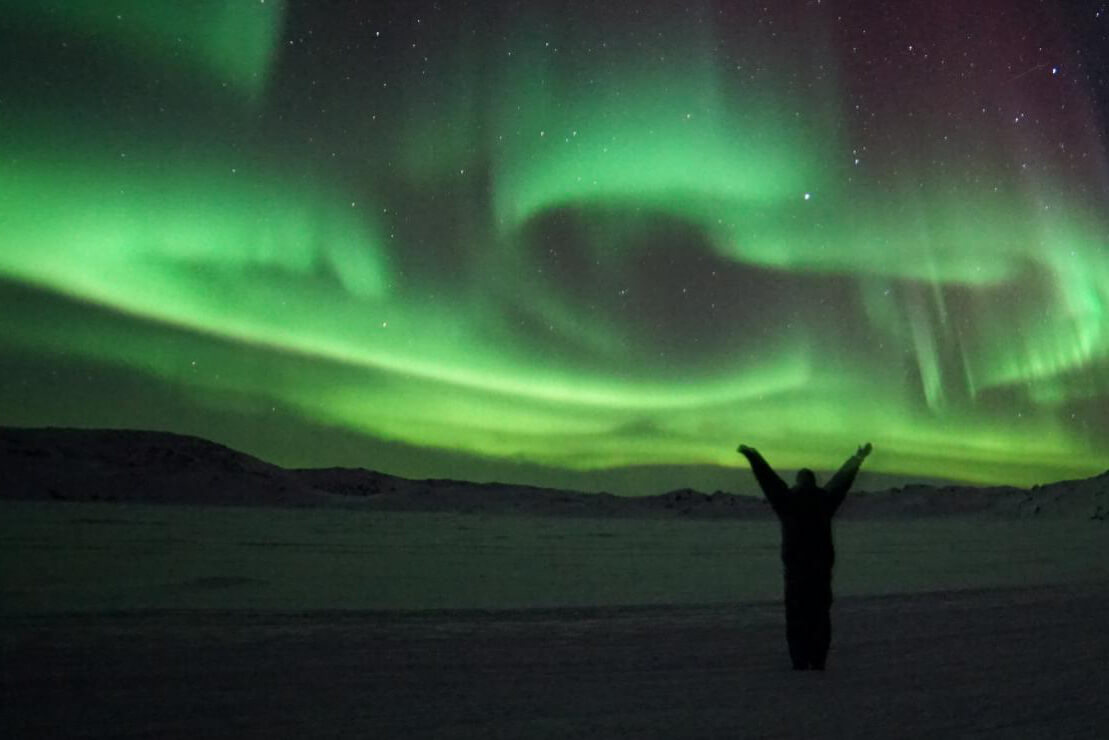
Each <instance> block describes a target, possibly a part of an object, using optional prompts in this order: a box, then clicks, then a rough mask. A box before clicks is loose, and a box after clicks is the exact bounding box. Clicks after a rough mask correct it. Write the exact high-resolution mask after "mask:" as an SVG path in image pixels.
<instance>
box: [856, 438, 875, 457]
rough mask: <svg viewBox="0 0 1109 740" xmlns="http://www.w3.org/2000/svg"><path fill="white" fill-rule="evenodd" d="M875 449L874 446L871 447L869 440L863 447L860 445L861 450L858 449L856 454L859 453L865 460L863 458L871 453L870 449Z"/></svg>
mask: <svg viewBox="0 0 1109 740" xmlns="http://www.w3.org/2000/svg"><path fill="white" fill-rule="evenodd" d="M873 449H874V448H873V447H871V445H870V443H869V442H867V443H866V444H865V445H863V446H862V447H860V448H859V451H858V452H856V453H855V454H856V455H857V456H858V457H859V459H860V460H863V459H865V458H866V456H867V455H869V454H870V451H871V450H873Z"/></svg>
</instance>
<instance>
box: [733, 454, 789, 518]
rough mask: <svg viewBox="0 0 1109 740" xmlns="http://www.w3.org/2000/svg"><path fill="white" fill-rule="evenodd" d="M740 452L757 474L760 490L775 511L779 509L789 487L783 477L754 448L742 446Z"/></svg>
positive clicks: (752, 470)
mask: <svg viewBox="0 0 1109 740" xmlns="http://www.w3.org/2000/svg"><path fill="white" fill-rule="evenodd" d="M738 452H739V453H740V454H741V455H743V456H744V457H746V458H747V462H749V463H750V464H751V472H752V473H754V474H755V480H757V481H758V482H759V488H761V489H762V493H763V495H764V496H766V500H767V501H769V502H770V505H771V506H773V507H774V509H775V510H777V508H778V503H779V502H780V501H781V498H782V497H783V496H785V494H786V492H787V491H788V490H789V487H788V486H787V485H786V482H785V481H784V480H782V479H781V477H780V476H779V475H778V474H777V473H775V472H774V468H772V467H770V463H768V462H767V461H766V460H764V459H763V456H762V455H760V454H759V451H758V450H756V449H755V448H754V447H748V446H747V445H740V446H739V450H738Z"/></svg>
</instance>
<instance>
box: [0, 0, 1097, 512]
mask: <svg viewBox="0 0 1109 740" xmlns="http://www.w3.org/2000/svg"><path fill="white" fill-rule="evenodd" d="M787 5H789V4H787ZM801 5H806V4H803V3H802V4H798V7H801ZM417 6H418V7H417ZM153 7H154V6H152V5H150V4H147V3H140V2H131V1H123V0H115V1H114V2H99V3H91V2H90V3H83V2H78V3H60V2H59V3H46V4H45V5H44V4H42V3H26V2H16V1H15V0H5V1H3V2H0V9H3V10H5V11H6V12H7V13H8V15H9V21H8V25H7V26H5V27H4V28H3V29H2V32H0V41H2V40H4V39H12V38H14V37H15V35H16V34H18V35H19V37H20V38H21V39H23V40H22V41H21V42H20V44H18V48H17V49H16V50H14V51H11V52H8V53H9V54H11V55H13V56H14V55H17V54H18V55H21V56H19V57H18V58H17V59H14V61H13V63H15V64H16V65H17V66H16V69H18V70H20V71H21V72H22V74H20V75H17V76H15V77H18V81H13V82H11V83H4V88H3V89H2V90H0V93H3V96H4V100H5V102H6V103H8V104H6V105H4V106H3V108H0V124H2V126H3V130H4V131H5V136H4V137H3V140H2V143H0V154H2V155H3V165H2V167H0V233H2V234H3V237H2V239H3V242H2V243H0V276H2V277H3V278H4V281H5V282H4V283H3V284H2V286H0V291H2V292H3V294H4V295H3V296H2V297H3V302H4V304H5V305H6V306H9V307H11V308H12V310H5V311H4V313H3V317H2V318H0V327H2V334H0V347H2V348H3V353H4V355H5V356H19V357H21V358H23V359H24V360H27V358H33V360H34V361H33V363H31V364H30V365H28V364H20V363H8V370H7V372H6V373H5V375H4V376H3V377H2V378H0V380H3V382H4V385H5V387H6V392H5V395H4V398H5V399H7V400H6V404H7V405H8V406H9V407H8V408H6V409H5V413H4V423H10V424H26V425H39V424H57V423H74V421H73V420H74V419H76V420H78V423H82V424H84V425H88V426H132V425H138V424H144V425H148V426H149V425H156V426H159V427H161V428H165V429H170V430H176V431H183V432H189V433H195V434H201V435H203V436H207V437H209V438H212V439H216V440H219V441H226V442H229V443H231V442H235V443H236V444H237V446H239V447H242V448H245V449H247V450H248V451H250V452H254V453H256V454H260V455H262V456H264V457H267V458H269V459H272V460H274V461H275V462H279V463H283V464H295V465H333V464H344V465H359V466H365V467H370V468H377V469H381V470H385V471H388V472H403V473H407V474H422V475H425V476H440V475H445V474H447V472H448V471H446V470H445V468H444V464H443V463H440V462H439V461H440V460H441V459H442V456H443V455H445V454H446V455H449V454H461V455H465V456H472V457H474V458H479V459H482V460H485V461H487V463H488V465H489V467H488V468H487V469H491V470H494V471H495V470H496V465H497V464H498V463H503V464H504V466H505V468H504V470H505V473H504V477H506V478H513V477H516V478H518V479H519V478H523V479H525V480H524V481H523V482H531V483H538V484H543V483H547V482H549V481H548V480H547V479H545V478H544V477H543V474H542V473H536V472H532V473H529V474H520V473H519V472H518V471H517V472H513V471H514V470H517V468H514V467H513V466H520V465H525V466H534V467H532V468H528V469H529V470H532V471H542V470H551V471H558V470H569V471H577V472H579V473H582V474H583V476H582V478H581V480H583V481H585V482H586V486H588V473H589V472H590V471H603V470H606V469H611V468H621V467H625V466H694V467H696V466H728V467H735V466H738V464H739V460H738V459H737V456H736V455H735V453H734V448H735V445H736V443H737V442H739V441H744V442H746V443H748V444H752V445H755V446H757V447H759V448H760V449H762V450H763V451H764V452H765V453H766V454H767V457H768V458H770V459H771V460H772V461H773V462H774V463H775V464H777V465H780V466H782V467H786V468H790V467H797V466H801V465H808V466H812V467H816V468H818V469H830V468H833V467H835V465H837V464H838V461H839V460H840V459H841V458H842V457H843V456H844V454H845V452H846V451H849V450H851V449H853V447H854V445H855V444H857V443H859V442H862V441H864V440H870V441H872V442H873V443H874V444H875V448H876V450H877V452H876V453H875V455H874V456H873V458H872V459H871V461H869V462H868V466H871V467H872V468H873V470H874V471H877V472H880V473H885V474H889V475H891V476H906V477H920V476H932V477H938V478H945V479H957V480H967V481H974V482H980V483H1015V484H1031V483H1037V482H1047V481H1050V480H1055V479H1058V478H1062V477H1077V476H1083V475H1089V474H1093V473H1097V472H1100V471H1102V470H1104V469H1105V468H1106V467H1109V463H1107V460H1109V422H1106V421H1104V419H1105V418H1106V416H1109V414H1107V413H1106V412H1107V410H1109V259H1107V256H1109V255H1107V252H1109V215H1107V214H1109V209H1106V207H1105V206H1106V203H1107V198H1109V190H1107V189H1106V186H1105V183H1106V182H1109V161H1107V160H1106V156H1105V149H1104V144H1105V141H1104V135H1103V134H1104V131H1105V130H1106V129H1105V126H1104V121H1103V120H1099V119H1098V118H1097V116H1096V112H1095V110H1096V104H1097V102H1096V101H1095V100H1093V99H1092V97H1091V94H1090V93H1089V92H1088V90H1087V89H1086V88H1084V87H1083V86H1082V85H1080V84H1077V83H1074V82H1066V83H1065V82H1064V80H1063V79H1062V78H1061V77H1060V75H1058V74H1055V73H1054V72H1053V71H1052V68H1051V67H1050V66H1049V67H1045V68H1041V69H1038V70H1036V69H1034V70H1033V72H1032V73H1030V74H1027V75H1025V76H1023V77H1021V78H1018V79H1017V80H1015V81H1010V80H1009V78H1010V77H1011V75H1008V73H1007V72H1004V73H1003V72H1000V71H999V70H1000V69H1001V66H1002V62H1003V61H1004V60H1005V59H1006V54H1011V55H1012V56H1014V58H1015V57H1016V56H1018V55H1019V54H1023V50H1022V49H1017V48H1013V49H1008V50H1007V47H1006V45H1005V44H1006V43H1007V42H1006V41H1005V38H1006V37H1005V35H1004V34H1001V33H1000V32H998V33H997V36H998V38H997V39H995V43H993V44H992V46H991V47H990V48H991V49H992V52H991V54H992V57H991V59H992V60H993V61H992V62H990V63H987V62H985V61H984V62H983V63H982V64H981V65H979V66H978V67H977V68H976V69H977V71H975V72H974V73H973V76H974V79H973V80H972V81H971V82H967V81H966V76H965V74H964V75H963V76H962V77H961V80H962V81H961V82H958V83H954V82H952V83H944V82H943V81H942V74H943V73H942V72H936V75H939V76H940V80H939V81H934V82H933V83H932V87H931V89H929V88H928V87H927V86H912V85H907V86H905V87H902V88H897V89H896V90H894V91H893V92H891V93H889V95H888V96H887V97H892V98H893V100H892V101H890V100H888V99H886V98H882V99H881V100H880V101H879V102H875V103H873V106H874V108H873V109H872V112H873V110H877V111H878V113H877V114H874V115H870V114H868V113H866V111H865V110H862V109H857V108H856V105H857V103H856V102H855V101H858V100H860V99H862V98H865V97H866V94H867V92H868V91H870V88H869V87H868V85H876V84H877V83H876V82H874V81H872V80H871V81H868V79H869V78H865V77H860V75H859V74H858V72H857V69H856V67H857V66H858V64H859V63H858V62H857V61H852V60H851V59H850V58H849V57H850V54H849V53H848V51H846V50H847V49H849V48H852V44H856V46H857V44H859V43H862V42H859V41H858V39H854V38H853V37H851V36H850V34H849V33H848V32H847V31H844V30H842V29H841V28H839V27H838V25H837V23H838V22H837V20H836V18H837V17H836V16H835V15H834V14H833V13H832V11H831V10H814V9H812V8H810V10H812V12H811V13H807V14H805V15H804V17H803V18H801V17H800V16H801V14H798V13H794V11H793V10H789V9H786V8H785V7H783V9H782V10H780V11H775V12H772V13H771V14H770V15H769V16H765V15H762V16H760V18H761V19H762V20H760V21H759V22H757V23H755V22H752V19H753V17H754V16H753V15H752V14H755V13H756V10H755V7H754V6H752V7H751V8H746V7H745V6H744V8H743V9H738V10H731V11H728V12H724V11H720V12H710V11H709V8H710V5H706V6H704V8H702V9H701V10H700V11H697V10H694V11H682V12H677V11H670V10H667V9H666V7H665V5H663V6H659V8H656V9H653V10H651V9H648V10H645V11H644V12H642V13H639V14H630V13H629V14H627V15H626V16H625V14H621V13H619V12H616V11H601V10H597V9H590V8H588V7H583V8H575V9H574V11H573V12H572V13H571V14H570V16H569V18H570V20H567V19H565V18H563V19H560V18H559V16H558V13H557V12H555V11H554V10H550V9H548V10H549V12H545V11H544V10H542V9H540V10H536V11H535V12H534V13H532V14H526V15H527V17H523V18H521V17H518V14H515V13H510V12H507V11H505V12H501V13H492V12H491V13H490V16H489V17H484V16H481V15H479V14H477V13H476V11H463V10H456V11H442V10H439V9H438V8H439V6H438V5H432V4H425V3H417V4H416V5H415V6H413V5H411V4H408V5H405V6H401V5H397V6H396V7H392V6H389V5H388V4H383V5H382V7H381V8H379V9H378V10H377V11H376V12H374V13H370V12H368V11H357V10H355V9H348V10H344V11H341V12H340V11H333V13H334V17H330V16H328V14H327V13H325V12H324V11H322V10H319V9H317V10H312V9H311V8H309V7H301V6H299V5H295V4H289V5H288V7H286V4H284V3H280V2H273V1H272V0H270V1H269V2H264V3H258V4H248V3H242V4H234V3H232V4H228V3H220V2H202V3H187V2H180V3H171V2H165V3H159V4H158V5H157V8H158V10H153V9H152V8H153ZM506 7H508V6H507V5H506ZM552 7H553V6H552ZM711 7H715V6H711ZM760 7H761V6H760ZM806 7H808V6H807V5H806ZM229 8H233V9H229ZM502 10H503V9H502ZM915 12H916V13H918V14H920V13H923V14H925V15H926V14H927V11H920V10H917V11H915ZM1041 12H1042V11H1041ZM767 18H768V19H769V21H768V22H764V21H766V20H767ZM354 19H358V22H357V23H355V22H354ZM841 20H842V19H841ZM968 22H970V21H968ZM775 23H776V25H775ZM978 23H979V26H981V25H982V23H983V22H982V21H979V22H978ZM909 25H912V24H909ZM1059 25H1060V23H1054V24H1045V27H1048V28H1052V27H1056V26H1059ZM344 29H346V31H345V33H346V36H343V33H344ZM350 29H354V30H350ZM660 29H661V30H660ZM975 32H981V33H982V34H988V33H991V31H989V30H988V29H987V30H983V29H982V28H977V29H975ZM1044 33H1045V38H1044V39H1042V40H1040V43H1042V44H1043V46H1044V47H1046V48H1047V49H1048V50H1049V53H1053V54H1056V56H1057V58H1058V59H1059V61H1058V62H1057V64H1058V65H1060V66H1065V65H1066V59H1067V58H1068V54H1070V53H1072V52H1069V51H1068V50H1067V47H1066V46H1065V45H1064V43H1063V41H1061V40H1060V39H1063V38H1065V34H1063V33H1062V32H1061V31H1060V32H1058V33H1056V34H1054V35H1053V34H1052V33H1049V32H1047V31H1045V32H1044ZM340 37H341V38H340ZM875 37H877V40H875ZM352 38H354V39H355V40H356V41H351V39H352ZM28 39H29V40H28ZM866 43H869V44H871V49H870V51H871V53H872V54H873V55H874V57H875V58H880V57H881V55H880V54H879V51H880V50H881V49H882V48H884V47H885V46H886V45H888V46H889V47H890V48H893V47H895V46H899V45H900V43H901V39H900V38H899V37H897V36H896V33H895V32H894V31H893V30H891V29H889V28H887V29H886V32H885V35H883V31H882V28H881V24H878V27H877V28H875V29H874V30H873V31H872V33H871V36H870V38H869V39H867V40H866ZM925 43H928V42H925ZM930 43H932V44H933V45H934V46H935V47H936V48H937V49H938V50H937V51H935V52H934V53H936V54H940V53H941V52H942V51H943V49H944V46H945V44H947V45H951V44H956V45H957V43H958V42H956V41H950V40H948V39H947V38H946V37H945V36H943V35H937V36H936V37H935V38H933V39H931V41H930ZM62 44H65V45H66V46H65V48H66V49H68V50H71V53H67V54H62V53H58V52H57V49H58V48H59V47H60V45H62ZM960 48H961V47H960ZM948 51H949V52H952V51H954V48H949V49H948ZM983 53H984V52H983ZM983 58H984V57H983ZM1021 58H1022V59H1023V57H1021ZM9 61H12V60H9ZM886 63H887V64H895V62H890V61H888V60H887V62H886ZM896 64H909V62H907V61H904V60H902V61H898V62H896ZM90 65H91V68H93V69H94V71H91V72H90V71H89V69H90ZM1026 66H1027V67H1034V64H1026ZM905 74H906V76H910V74H909V72H905ZM915 74H923V73H922V72H919V71H918V72H916V73H915ZM15 77H13V79H15ZM1006 81H1007V82H1006ZM944 85H947V87H946V88H945V87H944ZM960 85H962V86H966V85H971V86H972V87H974V89H975V90H976V91H977V92H978V95H977V96H976V97H974V98H973V99H968V100H962V99H961V98H959V97H958V95H957V94H956V93H958V92H959V86H960ZM1052 85H1054V86H1055V87H1054V88H1052V87H1051V86H1052ZM90 86H91V92H90ZM936 88H939V89H940V90H941V91H946V92H948V93H950V94H951V97H952V98H953V100H952V101H951V102H950V104H948V103H947V102H945V99H943V97H942V96H939V95H937V89H936ZM44 90H50V91H51V94H49V95H44V94H41V92H42V91H44ZM872 97H873V96H872ZM1060 101H1061V102H1062V104H1063V109H1062V110H1064V111H1065V112H1063V113H1060V112H1059V110H1060V109H1059V107H1058V106H1059V103H1060ZM944 106H946V107H944ZM1014 106H1015V108H1014ZM1068 106H1069V107H1068ZM937 109H940V110H937ZM1013 109H1018V110H1024V111H1028V114H1027V115H1028V116H1029V118H1030V119H1035V121H1033V120H1027V122H1026V120H1025V118H1024V117H1023V116H1024V115H1025V114H1021V113H1018V114H1016V115H1015V116H1012V118H1013V119H1014V120H1010V116H1011V111H1012V110H1013ZM915 110H919V111H921V112H920V113H919V114H918V115H916V116H915V117H914V116H913V112H914V111H915ZM860 111H862V112H860ZM980 111H986V112H985V113H982V112H980ZM945 115H946V119H947V121H949V122H950V121H952V120H953V121H954V122H955V125H952V126H951V127H949V128H944V127H943V126H941V125H940V123H939V121H941V120H942V119H944V117H945ZM875 116H876V117H877V119H876V120H877V121H878V122H877V123H874V122H873V121H874V120H875ZM1037 121H1038V123H1036V122H1037ZM1037 125H1038V126H1039V128H1038V129H1035V130H1034V127H1035V126H1037ZM1021 126H1023V129H1021ZM944 147H948V148H947V149H945V148H944ZM937 152H939V153H937ZM1076 152H1081V156H1080V157H1077V158H1076V157H1075V153H1076ZM67 364H69V365H74V366H78V365H79V366H81V367H87V368H98V369H99V370H96V371H90V372H91V373H92V374H94V375H95V373H96V372H103V373H104V377H111V376H112V373H113V372H117V371H118V372H127V373H134V374H137V375H139V376H141V377H143V378H145V379H147V381H148V382H149V383H151V384H154V385H157V386H159V387H162V388H165V389H177V390H176V391H175V392H177V393H179V394H181V395H182V396H183V397H187V399H188V402H187V403H188V404H192V405H195V406H198V407H203V408H206V409H207V410H208V411H207V412H206V415H205V416H204V418H205V419H207V422H206V424H207V426H202V425H199V424H190V423H188V422H187V421H186V420H184V419H182V418H181V417H180V416H174V415H173V414H171V413H169V411H168V409H167V411H166V414H165V415H164V416H159V415H158V412H157V409H146V410H144V411H143V412H142V413H141V414H136V413H134V412H133V410H129V408H130V407H129V406H128V404H126V403H121V404H119V405H118V407H115V408H113V405H112V404H111V403H102V402H95V403H94V402H90V401H89V400H88V399H89V397H90V396H98V397H101V398H111V397H112V396H113V394H114V393H115V392H116V391H115V390H114V389H113V388H112V387H110V384H107V383H105V384H103V386H100V385H97V381H96V380H90V381H89V383H91V384H92V385H91V386H90V387H88V388H83V389H79V388H69V389H59V387H58V386H57V385H51V384H47V383H45V382H41V381H40V379H37V378H35V377H28V376H21V375H19V374H18V373H16V372H15V370H13V369H11V368H16V367H20V368H24V370H23V371H22V372H24V373H25V374H27V373H28V371H27V370H26V368H28V367H31V366H34V367H36V368H45V367H63V366H66V365H67ZM59 393H61V394H62V399H61V400H59V398H58V394H59ZM66 394H69V396H70V403H69V409H68V411H67V412H66V413H65V414H61V415H60V414H59V412H58V407H59V404H60V403H64V402H65V397H66ZM278 408H280V409H282V410H283V416H282V417H281V418H282V421H281V423H282V424H285V425H289V426H290V429H289V431H288V432H287V434H286V435H285V436H283V437H282V438H281V439H282V441H281V442H274V441H273V435H272V433H271V434H269V435H267V436H266V437H265V439H266V440H269V441H266V442H263V441H261V439H262V438H261V437H260V438H259V440H258V441H257V442H256V443H254V444H251V442H250V441H249V437H248V438H246V441H244V438H243V436H242V435H241V434H240V435H234V434H231V433H230V432H228V431H227V430H223V429H221V427H220V421H219V419H220V414H221V413H222V411H226V412H227V413H229V414H230V413H232V412H235V413H239V412H241V413H245V414H254V415H256V416H257V424H258V425H267V424H273V423H276V422H275V421H273V420H272V419H269V420H267V418H266V414H265V413H264V410H266V409H274V410H276V409H278ZM320 428H327V429H336V430H342V431H343V432H344V433H347V434H350V435H353V436H354V437H356V438H364V439H366V440H378V441H384V442H388V443H397V444H400V445H406V446H408V447H410V448H414V449H418V450H423V451H424V452H425V459H426V467H425V468H418V466H416V467H414V466H413V465H411V464H406V465H403V466H402V465H400V464H399V463H397V462H395V461H391V460H389V459H385V458H379V459H361V458H358V457H357V456H356V455H352V453H351V450H350V448H349V447H347V448H344V449H342V450H339V449H332V450H329V449H328V448H327V446H326V445H325V444H323V443H317V442H314V441H313V439H312V438H313V435H314V434H316V432H315V431H314V430H317V429H320ZM298 430H299V431H298ZM398 468H403V470H398ZM696 483H697V481H695V480H694V481H691V482H690V484H691V485H695V484H696ZM598 485H599V484H598ZM628 492H631V491H628ZM642 492H644V493H653V492H655V491H654V490H643V491H642Z"/></svg>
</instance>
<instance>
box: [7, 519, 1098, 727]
mask: <svg viewBox="0 0 1109 740" xmlns="http://www.w3.org/2000/svg"><path fill="white" fill-rule="evenodd" d="M1104 541H1105V530H1104V525H1103V523H1102V522H1098V521H1088V520H1079V521H1075V520H1008V521H1003V520H989V521H982V520H976V519H964V518H940V519H925V520H920V521H911V520H904V519H901V520H897V521H880V520H879V521H845V522H840V523H839V525H838V526H837V542H838V549H839V560H838V565H837V573H836V594H837V601H836V604H835V606H834V607H833V626H834V631H835V636H834V639H833V647H832V654H831V657H830V660H829V669H828V671H827V672H826V673H825V674H817V673H811V672H803V673H797V672H793V671H791V670H789V661H788V659H787V657H786V653H785V641H784V634H783V633H784V627H783V620H782V614H781V609H780V606H779V604H778V594H779V592H780V570H779V563H778V560H777V530H776V526H775V524H774V523H772V522H769V521H750V522H743V521H683V520H680V519H665V520H663V519H627V518H620V519H611V520H605V519H597V518H592V519H572V518H566V517H554V518H540V517H507V516H479V515H464V514H435V513H412V512H357V511H355V512H352V511H341V510H326V509H324V510H312V509H305V510H297V509H266V508H229V507H204V506H167V505H161V506H151V505H136V504H119V503H97V504H82V503H58V502H16V501H8V502H3V503H0V566H2V567H0V570H2V572H3V582H2V584H0V647H2V656H3V659H2V660H0V666H2V667H0V694H2V695H3V696H4V701H3V703H2V705H0V715H2V720H0V733H3V736H5V737H43V736H51V737H116V736H149V737H186V736H188V737H198V736H205V737H244V736H257V737H262V736H265V737H294V736H296V737H313V736H315V737H334V736H350V737H375V738H382V737H506V738H508V737H552V738H553V737H558V738H564V737H660V738H661V737H728V738H732V737H795V736H806V737H819V736H839V737H924V736H930V737H935V736H938V735H943V736H952V735H954V736H964V737H965V736H975V737H978V736H988V737H1045V736H1060V737H1061V736H1066V737H1091V738H1092V737H1101V732H1102V731H1103V729H1104V726H1106V725H1107V724H1109V705H1107V703H1106V702H1105V701H1104V696H1105V695H1106V693H1107V691H1106V689H1107V688H1109V686H1107V683H1109V661H1107V660H1106V656H1109V633H1107V631H1106V630H1105V629H1104V625H1105V615H1106V614H1107V613H1109V563H1107V562H1106V558H1105V557H1104V553H1105V547H1104Z"/></svg>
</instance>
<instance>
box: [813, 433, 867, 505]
mask: <svg viewBox="0 0 1109 740" xmlns="http://www.w3.org/2000/svg"><path fill="white" fill-rule="evenodd" d="M872 449H874V448H873V447H871V446H870V443H869V442H867V443H866V444H865V445H863V446H861V447H859V449H858V451H857V452H856V453H855V454H854V455H852V456H851V457H849V458H847V462H845V463H844V464H843V465H842V466H840V469H839V470H837V471H836V473H835V475H833V476H832V477H831V478H830V479H829V480H828V483H827V485H825V486H824V490H825V491H827V492H828V496H829V497H830V498H831V502H830V503H831V506H832V511H833V512H834V511H835V510H836V509H838V508H839V505H840V504H842V503H843V499H844V497H845V496H846V495H847V491H848V489H849V488H851V484H852V483H854V482H855V476H856V475H858V473H859V466H860V465H862V464H863V460H865V459H866V456H867V455H869V454H870V451H871V450H872Z"/></svg>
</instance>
